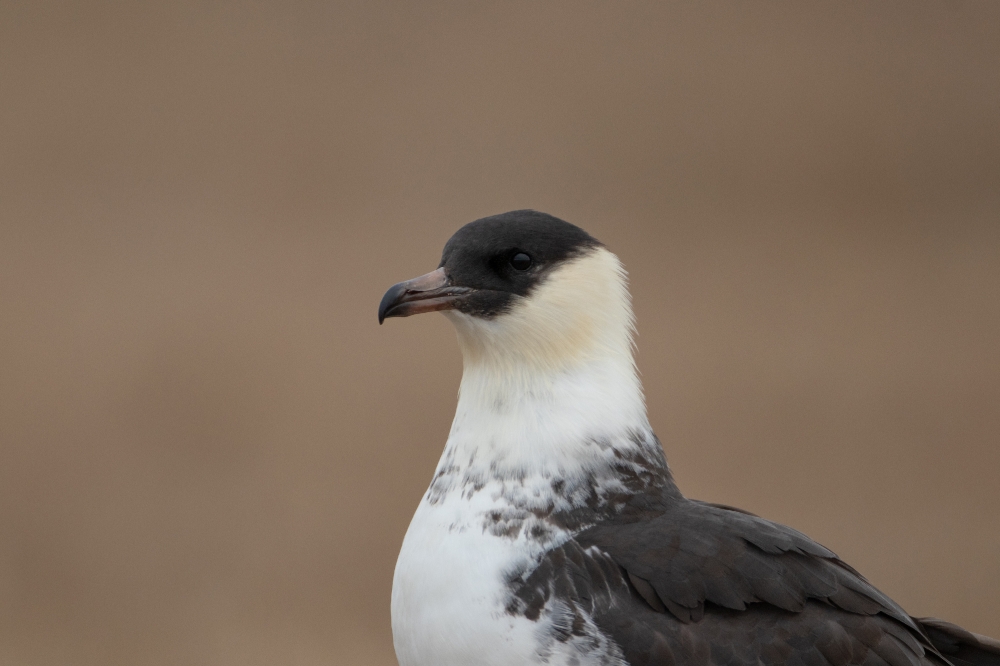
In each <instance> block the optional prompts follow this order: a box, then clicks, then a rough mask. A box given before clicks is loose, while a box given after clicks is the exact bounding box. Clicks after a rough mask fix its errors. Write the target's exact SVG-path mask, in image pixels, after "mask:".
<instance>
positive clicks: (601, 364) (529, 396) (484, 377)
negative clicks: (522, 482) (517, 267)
mask: <svg viewBox="0 0 1000 666" xmlns="http://www.w3.org/2000/svg"><path fill="white" fill-rule="evenodd" d="M447 314H448V315H449V318H450V319H451V320H452V322H453V323H454V324H455V328H456V329H457V331H458V339H459V345H460V346H461V349H462V355H463V361H464V372H463V376H462V383H461V388H460V390H459V400H458V408H457V410H456V414H455V420H454V422H453V424H452V428H451V433H450V435H449V438H448V444H447V446H446V449H445V454H444V456H443V457H442V465H445V464H449V465H453V466H454V465H456V464H457V465H459V466H462V467H464V466H466V465H474V464H476V463H478V465H477V466H482V465H484V464H485V465H488V466H489V469H490V470H491V472H492V474H493V475H496V476H500V477H506V478H514V477H521V478H523V476H524V475H525V474H528V475H532V474H542V475H548V474H559V475H564V474H572V473H573V472H574V471H576V470H580V469H581V468H587V467H590V466H591V460H590V459H591V458H592V457H593V458H594V460H593V461H592V462H593V463H594V464H597V458H605V457H606V453H607V452H606V449H607V448H608V447H609V446H610V445H611V444H612V443H614V442H616V441H619V440H622V439H627V437H628V436H629V433H634V432H637V431H638V432H645V431H648V429H649V423H648V420H647V417H646V407H645V401H644V399H643V394H642V385H641V383H640V382H639V378H638V375H637V373H636V369H635V363H634V360H633V355H632V351H633V349H632V333H633V318H632V308H631V302H630V298H629V293H628V286H627V282H626V275H625V271H624V269H623V268H622V266H621V263H620V262H619V261H618V258H617V257H616V256H615V255H614V254H612V253H611V252H609V251H608V250H606V249H604V248H596V249H593V250H590V251H589V252H588V253H587V254H585V255H583V256H580V257H577V258H575V259H572V260H570V261H568V262H566V263H565V264H563V265H562V266H560V267H558V268H556V269H554V270H553V271H552V272H551V273H550V274H549V275H547V276H546V278H545V279H544V281H543V282H542V283H541V284H540V285H539V286H538V287H537V288H536V289H535V290H533V291H532V293H531V294H530V295H529V296H528V297H524V298H521V299H520V300H519V301H518V302H517V303H516V304H515V305H514V307H513V308H512V309H511V311H509V312H507V313H505V314H503V315H500V316H498V317H496V318H495V319H491V320H485V319H481V318H477V317H472V316H468V315H465V314H462V313H459V312H449V313H447ZM439 471H441V470H440V469H439Z"/></svg>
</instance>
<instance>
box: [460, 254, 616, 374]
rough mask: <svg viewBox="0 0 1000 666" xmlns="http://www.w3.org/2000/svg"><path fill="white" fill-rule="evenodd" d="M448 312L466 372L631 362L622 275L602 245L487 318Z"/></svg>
mask: <svg viewBox="0 0 1000 666" xmlns="http://www.w3.org/2000/svg"><path fill="white" fill-rule="evenodd" d="M448 314H449V315H450V317H449V318H450V319H451V320H452V321H453V322H454V323H455V327H456V329H457V330H458V340H459V345H460V347H461V349H462V355H463V359H464V362H465V367H466V370H471V369H479V370H485V371H487V372H490V373H491V374H492V373H499V374H500V375H501V376H504V375H507V376H511V375H517V374H521V373H523V372H543V373H550V372H558V371H560V370H564V369H567V368H568V367H571V366H574V365H577V364H580V363H585V362H587V361H588V360H593V359H615V360H619V361H621V362H624V363H627V364H628V365H629V366H631V365H632V331H633V316H632V305H631V299H630V297H629V293H628V284H627V276H626V273H625V269H624V268H623V267H622V264H621V262H620V261H619V260H618V257H616V256H615V255H614V254H613V253H611V252H610V251H608V250H607V249H605V248H595V249H593V250H591V251H589V252H588V253H586V254H584V255H582V256H580V257H577V258H575V259H572V260H570V261H567V262H566V263H565V264H564V265H562V266H559V267H558V268H556V269H554V270H553V271H552V272H551V273H549V274H548V275H547V276H546V277H545V279H544V280H543V281H542V283H541V284H540V285H539V286H538V287H536V288H535V289H534V291H532V293H531V294H530V295H529V296H527V297H525V298H520V299H518V301H517V302H516V303H515V305H514V307H513V308H512V309H511V310H510V311H509V312H507V313H505V314H503V315H500V316H498V317H496V318H494V319H492V320H484V319H479V318H476V317H470V316H468V315H464V314H461V313H457V312H455V313H448Z"/></svg>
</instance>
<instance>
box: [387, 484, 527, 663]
mask: <svg viewBox="0 0 1000 666" xmlns="http://www.w3.org/2000/svg"><path fill="white" fill-rule="evenodd" d="M483 490H484V491H485V490H487V489H486V488H484V489H483ZM485 504H492V502H490V501H489V496H488V495H487V494H486V493H485V492H481V493H477V494H476V498H474V501H467V500H464V499H462V498H461V497H460V495H459V494H458V493H451V494H449V495H448V496H446V497H444V498H440V501H438V502H437V503H436V504H431V503H430V502H429V501H428V500H427V499H425V500H424V501H423V502H421V504H420V506H419V507H418V508H417V512H416V515H414V517H413V521H412V522H411V523H410V528H409V529H408V530H407V532H406V538H405V539H404V540H403V547H402V550H401V551H400V553H399V559H398V561H397V562H396V572H395V576H394V577H393V585H392V634H393V642H394V644H395V648H396V656H397V658H398V659H399V663H400V666H450V665H454V666H467V665H469V664H486V665H493V664H495V665H496V666H500V665H506V664H531V663H537V660H536V655H535V654H534V652H535V643H536V641H535V639H534V632H535V631H536V629H537V623H535V622H531V621H529V620H527V619H525V618H523V617H514V616H511V615H509V614H507V613H506V611H505V609H504V606H505V604H506V601H505V597H506V595H507V594H508V593H507V590H506V586H505V583H504V580H503V572H504V571H507V570H510V568H511V567H512V566H514V565H515V564H516V562H517V561H518V560H519V558H523V557H524V556H525V555H526V554H527V549H526V548H525V544H524V542H523V539H518V540H511V539H507V538H500V537H496V536H493V535H492V534H489V533H487V532H485V531H484V530H483V527H482V525H481V518H480V515H481V513H480V512H481V510H482V509H484V508H485V509H487V510H488V508H487V507H486V506H484V505H485ZM477 514H479V515H477Z"/></svg>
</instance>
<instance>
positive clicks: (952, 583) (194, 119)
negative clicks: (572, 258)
mask: <svg viewBox="0 0 1000 666" xmlns="http://www.w3.org/2000/svg"><path fill="white" fill-rule="evenodd" d="M523 207H533V208H538V209H541V210H545V211H548V212H551V213H553V214H556V215H558V216H561V217H563V218H565V219H567V220H570V221H572V222H575V223H577V224H579V225H582V226H584V227H585V228H587V229H588V230H590V231H591V232H592V233H593V234H595V235H596V236H597V237H599V238H601V239H602V240H604V241H605V242H606V243H607V244H608V245H609V246H610V247H611V248H612V249H614V250H615V251H616V252H617V253H618V254H619V255H620V256H621V258H622V259H623V261H624V262H625V264H626V265H627V266H628V268H629V270H630V271H631V276H632V285H633V291H634V296H635V309H636V313H637V316H638V324H639V340H638V342H639V357H638V362H639V367H640V369H641V371H642V374H643V378H644V381H645V385H646V391H647V398H648V403H649V408H650V414H651V419H652V421H653V424H654V425H655V427H656V429H657V431H658V433H659V435H660V437H661V439H662V440H663V442H664V446H665V448H666V450H667V455H668V458H669V460H670V461H671V463H672V465H673V468H674V470H675V473H676V475H677V477H678V479H679V482H680V485H681V487H682V489H683V490H684V491H685V492H687V493H688V494H689V495H692V496H694V497H698V498H702V499H710V500H714V501H720V502H726V503H730V504H735V505H739V506H741V507H745V508H747V509H749V510H752V511H754V512H757V513H760V514H762V515H764V516H767V517H770V518H773V519H776V520H779V521H782V522H785V523H788V524H790V525H793V526H795V527H797V528H799V529H801V530H803V531H805V532H807V533H808V534H810V535H812V536H813V537H815V538H816V539H818V540H819V541H821V542H822V543H824V544H826V545H828V546H830V547H831V548H833V549H834V550H835V551H837V552H838V553H839V554H840V555H841V556H843V557H844V558H845V559H847V560H848V561H849V562H851V563H852V564H854V565H855V566H856V567H857V568H859V569H860V570H861V571H862V572H864V573H865V574H866V575H867V576H869V577H870V578H871V580H873V581H874V582H875V583H876V584H877V585H879V586H880V587H882V588H883V589H884V590H886V591H887V592H888V593H890V594H891V595H892V596H893V597H895V598H896V599H897V600H899V601H900V602H901V603H902V604H903V605H904V606H905V607H906V608H907V609H908V610H909V611H910V612H911V613H913V614H916V615H930V614H933V615H938V616H941V617H944V618H948V619H950V620H953V621H955V622H959V623H961V624H963V625H965V626H966V627H968V628H970V629H972V630H975V631H979V632H984V633H990V634H993V635H995V636H1000V480H998V478H1000V408H998V405H1000V3H996V2H993V1H992V0H985V1H982V2H967V1H951V2H946V1H944V0H940V1H930V0H926V1H920V2H914V1H909V0H908V1H906V2H902V1H901V2H888V1H887V2H880V3H861V2H857V3H855V2H841V1H839V0H837V1H830V2H818V3H799V2H787V3H773V2H761V3H731V2H698V3H672V2H656V3H652V2H650V3H620V2H614V3H610V2H609V3H599V2H565V3H559V2H546V3H534V2H526V3H465V2H452V3H412V2H399V3H387V2H376V1H372V0H366V1H365V2H357V3H337V2H308V1H299V0H292V1H283V2H219V3H196V2H159V3H153V2H148V3H136V2H118V3H113V2H97V1H90V0H85V1H80V2H47V1H45V0H31V1H24V2H16V1H13V0H0V664H2V665H4V666H6V665H8V664H9V665H11V666H22V665H24V666H64V665H81V666H90V665H93V666H98V665H101V666H104V665H108V664H122V665H139V666H147V665H148V666H154V665H157V666H158V665H167V664H184V665H186V664H206V665H211V666H215V665H218V666H223V665H233V666H236V665H239V666H252V665H258V664H260V665H265V664H267V665H271V664H275V665H279V664H280V665H288V664H292V665H303V666H311V665H313V664H316V665H318V664H351V665H354V664H359V665H363V664H373V665H374V664H393V663H395V662H394V657H393V653H392V647H391V637H390V629H389V590H390V585H391V578H392V569H393V563H394V561H395V557H396V552H397V549H398V547H399V544H400V541H401V539H402V537H403V533H404V531H405V529H406V525H407V523H408V521H409V518H410V515H411V513H412V511H413V509H414V507H415V506H416V503H417V502H418V500H419V498H420V495H421V493H422V491H423V489H424V488H425V486H426V484H427V482H428V480H429V477H430V475H431V473H432V470H433V468H434V465H435V463H436V460H437V457H438V455H439V453H440V449H441V446H442V444H443V442H444V439H445V436H446V433H447V430H448V426H449V422H450V419H451V415H452V410H453V406H454V402H455V395H456V389H457V385H458V380H459V377H460V373H461V367H460V358H459V355H458V351H457V349H456V345H455V341H454V336H453V333H452V331H451V330H450V327H449V325H448V324H447V322H446V320H444V318H442V317H440V316H439V315H427V316H423V317H417V318H413V319H407V320H392V321H390V322H387V324H386V325H385V326H383V327H381V328H380V327H378V326H377V324H376V317H375V314H376V306H377V304H378V301H379V298H380V297H381V295H382V293H383V291H384V290H385V289H386V288H387V287H388V286H389V285H391V284H392V283H394V282H396V281H398V280H402V279H404V278H409V277H412V276H415V275H418V274H420V273H423V272H425V271H427V270H430V269H432V268H434V267H435V266H436V265H437V260H438V256H439V252H440V248H441V246H442V245H443V243H444V241H445V240H446V239H447V238H448V236H449V235H450V234H451V232H452V231H453V230H454V229H456V228H457V227H458V226H459V225H461V224H463V223H464V222H467V221H469V220H472V219H474V218H477V217H480V216H483V215H487V214H492V213H496V212H501V211H504V210H508V209H512V208H523Z"/></svg>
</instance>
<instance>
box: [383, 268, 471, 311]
mask: <svg viewBox="0 0 1000 666" xmlns="http://www.w3.org/2000/svg"><path fill="white" fill-rule="evenodd" d="M472 291H473V290H472V289H470V288H468V287H455V286H452V284H451V281H450V280H449V279H448V276H447V275H445V274H444V269H443V268H439V269H437V270H436V271H431V272H430V273H428V274H427V275H421V276H420V277H418V278H413V279H412V280H407V281H406V282H400V283H399V284H394V285H392V286H391V287H389V291H387V292H385V296H383V297H382V302H381V303H379V305H378V323H380V324H381V323H382V322H383V321H385V320H386V319H388V318H389V317H409V316H410V315H415V314H420V313H421V312H435V311H437V310H451V309H453V308H454V307H455V303H456V302H457V301H458V300H459V299H460V298H461V297H462V296H464V295H465V294H468V293H471V292H472Z"/></svg>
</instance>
